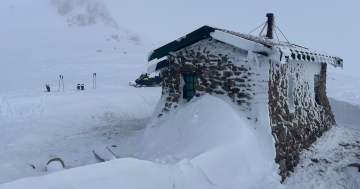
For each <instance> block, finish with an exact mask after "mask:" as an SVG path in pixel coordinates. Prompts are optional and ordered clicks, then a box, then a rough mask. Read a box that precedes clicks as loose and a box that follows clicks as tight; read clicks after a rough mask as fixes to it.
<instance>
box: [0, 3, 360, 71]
mask: <svg viewBox="0 0 360 189" xmlns="http://www.w3.org/2000/svg"><path fill="white" fill-rule="evenodd" d="M70 1H71V0H70ZM74 1H75V0H74ZM86 1H88V0H77V1H76V2H86ZM89 1H90V0H89ZM98 2H102V3H103V4H104V5H105V7H106V8H107V10H108V12H109V14H110V15H111V17H112V18H113V19H114V20H115V21H116V23H117V24H118V25H119V27H121V28H125V29H127V30H129V31H132V32H135V33H137V34H138V35H139V36H140V37H141V38H143V39H146V40H147V41H151V42H152V43H153V44H155V46H154V47H155V48H156V47H159V46H161V45H163V44H166V43H168V42H171V41H173V40H175V39H177V38H179V37H181V36H183V35H185V34H187V33H189V32H191V31H193V30H195V29H197V28H199V27H201V26H203V25H209V26H214V27H218V28H223V29H228V30H233V31H237V32H241V33H248V32H250V31H252V30H253V29H255V28H256V27H258V26H259V25H261V24H262V23H264V22H265V21H266V16H265V15H266V13H274V14H275V20H276V24H277V26H278V27H279V28H280V29H281V30H282V32H283V33H284V34H285V36H286V37H287V39H288V40H289V41H290V42H291V43H294V44H297V45H301V46H304V47H307V48H310V49H314V50H317V51H318V52H326V53H329V54H331V55H334V56H340V57H341V58H343V60H344V69H343V70H341V68H336V69H335V68H332V67H330V66H329V71H330V72H336V73H343V74H347V75H354V76H358V75H359V74H358V70H359V69H360V62H359V60H358V59H357V56H358V52H359V47H358V43H359V42H360V37H359V33H360V25H359V24H358V23H359V20H358V19H359V18H360V11H359V7H360V1H358V0H347V1H334V0H326V1H325V0H323V1H310V0H303V1H296V2H295V1H285V0H273V1H265V0H264V1H258V0H253V1H239V0H237V1H235V0H221V1H215V0H182V1H173V0H152V1H148V0H131V1H125V0H121V1H119V0H102V1H98ZM50 15H52V16H50ZM67 25H68V24H67V22H66V19H64V18H62V16H61V15H60V14H58V13H57V9H56V7H55V6H54V5H52V3H51V0H1V1H0V34H1V33H4V32H11V31H14V30H31V29H39V28H60V27H68V26H67ZM259 32H260V29H258V30H256V31H255V32H254V33H252V34H258V33H259ZM278 35H279V38H280V40H285V39H284V38H283V37H282V36H281V34H280V33H278ZM3 45H4V44H3Z"/></svg>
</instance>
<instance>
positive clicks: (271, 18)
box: [266, 13, 275, 39]
mask: <svg viewBox="0 0 360 189" xmlns="http://www.w3.org/2000/svg"><path fill="white" fill-rule="evenodd" d="M266 17H268V20H267V25H268V27H267V33H266V37H267V38H269V39H273V31H274V28H273V25H274V19H275V17H274V14H273V13H267V14H266Z"/></svg>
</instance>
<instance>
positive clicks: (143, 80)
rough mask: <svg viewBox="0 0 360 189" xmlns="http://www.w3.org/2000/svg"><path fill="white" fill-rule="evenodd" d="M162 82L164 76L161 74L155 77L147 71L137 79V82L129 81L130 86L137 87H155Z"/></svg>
mask: <svg viewBox="0 0 360 189" xmlns="http://www.w3.org/2000/svg"><path fill="white" fill-rule="evenodd" d="M161 82H162V78H161V77H160V74H159V76H155V77H153V78H151V77H149V76H148V74H147V73H142V74H141V75H140V77H139V78H138V79H136V80H135V83H136V84H131V83H129V85H130V86H135V87H143V86H146V87H154V86H158V85H160V84H161Z"/></svg>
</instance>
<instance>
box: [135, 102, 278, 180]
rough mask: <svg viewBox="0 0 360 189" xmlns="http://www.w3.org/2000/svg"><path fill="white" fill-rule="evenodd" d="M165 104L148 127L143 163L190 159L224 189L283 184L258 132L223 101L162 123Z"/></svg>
mask: <svg viewBox="0 0 360 189" xmlns="http://www.w3.org/2000/svg"><path fill="white" fill-rule="evenodd" d="M164 100H166V97H164V96H163V98H162V99H161V100H160V102H159V103H158V107H157V108H156V109H155V111H154V115H153V119H152V120H151V121H150V122H149V123H148V125H147V129H146V131H145V136H144V139H143V142H142V145H143V149H144V151H143V154H142V155H141V156H140V158H141V159H147V160H150V161H153V162H156V163H161V164H168V163H175V162H178V161H180V160H183V159H186V158H189V159H191V160H190V162H191V163H192V164H193V165H196V166H197V167H200V168H201V169H202V170H203V171H204V174H206V175H207V177H208V178H209V180H211V182H212V183H214V184H215V185H221V186H234V187H235V186H249V187H250V186H252V185H257V184H259V183H268V182H271V181H275V180H277V179H278V175H277V173H276V167H277V165H276V164H275V162H274V160H273V159H271V158H268V156H269V154H266V153H264V152H265V151H266V150H265V149H264V146H262V145H261V144H260V142H259V140H258V138H257V136H256V135H255V134H254V131H253V130H252V129H251V128H250V127H249V126H247V124H246V123H244V121H243V120H242V119H240V117H239V116H238V115H237V114H236V112H235V111H234V110H233V108H232V107H231V106H229V105H228V104H227V103H226V102H224V101H223V100H222V99H220V98H217V97H214V96H212V95H204V96H203V97H201V98H200V99H197V100H195V99H194V100H193V101H191V102H190V103H186V104H182V105H181V104H180V105H178V106H179V107H177V108H175V110H172V111H173V112H170V113H169V114H166V113H165V114H164V115H163V116H161V117H160V118H157V115H158V114H159V110H160V109H161V108H162V106H163V104H164V102H162V101H164ZM269 176H270V178H269ZM276 182H279V181H276Z"/></svg>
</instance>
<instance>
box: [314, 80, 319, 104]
mask: <svg viewBox="0 0 360 189" xmlns="http://www.w3.org/2000/svg"><path fill="white" fill-rule="evenodd" d="M319 80H320V75H314V93H315V102H316V103H317V104H319V105H320V99H319Z"/></svg>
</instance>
